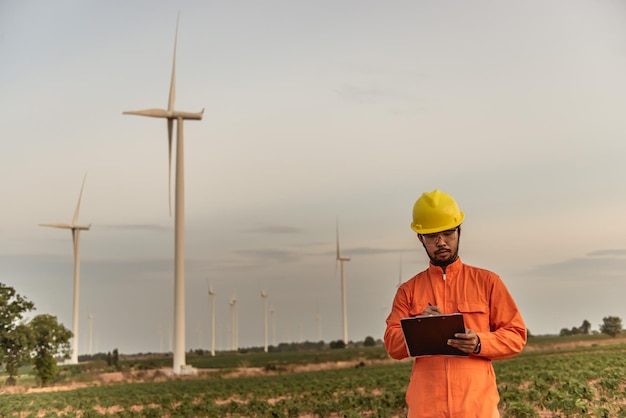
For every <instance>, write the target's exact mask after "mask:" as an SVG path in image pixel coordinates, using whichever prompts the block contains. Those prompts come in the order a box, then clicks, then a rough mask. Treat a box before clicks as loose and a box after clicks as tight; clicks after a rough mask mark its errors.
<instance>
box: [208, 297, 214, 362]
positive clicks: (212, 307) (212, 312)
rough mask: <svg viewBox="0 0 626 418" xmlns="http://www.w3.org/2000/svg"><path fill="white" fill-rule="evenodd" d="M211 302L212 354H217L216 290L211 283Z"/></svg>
mask: <svg viewBox="0 0 626 418" xmlns="http://www.w3.org/2000/svg"><path fill="white" fill-rule="evenodd" d="M209 302H210V305H211V355H212V356H215V291H214V290H213V289H212V288H211V286H210V285H209Z"/></svg>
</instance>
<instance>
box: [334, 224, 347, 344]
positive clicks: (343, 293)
mask: <svg viewBox="0 0 626 418" xmlns="http://www.w3.org/2000/svg"><path fill="white" fill-rule="evenodd" d="M344 261H350V259H349V258H348V257H342V256H341V251H340V250H339V220H337V263H338V264H339V267H340V269H341V311H342V313H343V342H344V344H345V345H346V346H347V345H348V308H347V304H346V279H345V277H344V274H343V262H344ZM336 266H337V264H335V271H336Z"/></svg>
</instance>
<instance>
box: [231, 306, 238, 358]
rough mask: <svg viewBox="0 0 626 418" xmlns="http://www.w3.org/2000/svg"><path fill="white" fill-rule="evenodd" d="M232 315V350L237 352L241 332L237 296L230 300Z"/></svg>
mask: <svg viewBox="0 0 626 418" xmlns="http://www.w3.org/2000/svg"><path fill="white" fill-rule="evenodd" d="M230 315H231V328H232V335H231V342H232V350H233V351H237V350H238V349H239V330H238V329H237V326H238V324H237V296H233V298H232V299H231V300H230Z"/></svg>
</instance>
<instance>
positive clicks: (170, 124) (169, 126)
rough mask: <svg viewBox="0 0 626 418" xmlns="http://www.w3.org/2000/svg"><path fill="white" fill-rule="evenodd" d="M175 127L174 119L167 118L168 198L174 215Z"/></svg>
mask: <svg viewBox="0 0 626 418" xmlns="http://www.w3.org/2000/svg"><path fill="white" fill-rule="evenodd" d="M173 129H174V119H168V120H167V147H168V148H167V158H168V161H167V164H168V165H167V199H168V204H169V207H170V216H172V130H173Z"/></svg>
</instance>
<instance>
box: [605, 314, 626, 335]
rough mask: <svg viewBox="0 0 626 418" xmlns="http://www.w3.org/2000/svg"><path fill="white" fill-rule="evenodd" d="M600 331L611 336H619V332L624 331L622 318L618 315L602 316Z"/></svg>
mask: <svg viewBox="0 0 626 418" xmlns="http://www.w3.org/2000/svg"><path fill="white" fill-rule="evenodd" d="M600 332H601V333H603V334H608V335H610V336H611V337H615V336H617V334H619V333H621V332H622V318H620V317H618V316H607V317H605V318H602V324H601V325H600Z"/></svg>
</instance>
